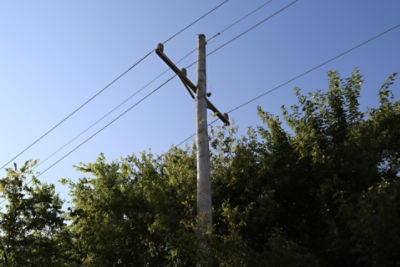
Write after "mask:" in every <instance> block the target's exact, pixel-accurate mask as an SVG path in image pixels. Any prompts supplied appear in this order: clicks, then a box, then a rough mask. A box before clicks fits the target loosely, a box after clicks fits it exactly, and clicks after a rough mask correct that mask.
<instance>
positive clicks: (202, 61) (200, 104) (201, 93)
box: [156, 34, 229, 266]
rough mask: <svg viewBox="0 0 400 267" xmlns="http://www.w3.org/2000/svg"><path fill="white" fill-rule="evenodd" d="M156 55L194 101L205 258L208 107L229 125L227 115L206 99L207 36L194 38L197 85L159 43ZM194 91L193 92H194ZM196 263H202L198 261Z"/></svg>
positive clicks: (208, 196)
mask: <svg viewBox="0 0 400 267" xmlns="http://www.w3.org/2000/svg"><path fill="white" fill-rule="evenodd" d="M156 54H157V55H158V56H159V57H160V58H161V59H162V60H163V61H164V62H165V63H166V64H167V65H168V66H169V67H170V68H171V69H172V70H173V71H174V72H175V73H176V74H177V75H178V77H179V78H180V79H181V81H182V83H183V85H184V86H185V87H186V90H187V91H188V92H189V94H190V95H191V96H192V97H193V98H195V101H196V146H197V218H198V231H199V234H200V239H201V240H202V241H201V244H200V250H201V253H202V254H203V255H202V256H203V257H205V258H206V259H207V257H208V254H209V250H208V248H207V245H206V242H205V238H206V235H207V234H211V233H212V209H211V181H210V148H209V142H208V123H207V108H208V109H210V110H211V111H212V112H214V114H215V115H216V116H217V117H218V118H219V119H220V120H221V121H223V122H224V123H225V124H226V125H229V118H228V114H226V113H225V114H222V113H221V112H220V111H219V110H218V109H217V108H216V107H215V106H214V105H213V104H212V103H211V102H210V101H209V100H208V99H207V83H206V81H207V78H206V77H207V76H206V37H205V36H204V34H199V35H198V40H197V86H195V85H194V84H193V83H192V82H191V81H190V80H189V79H188V78H187V77H186V70H185V69H182V70H179V68H178V67H177V66H176V65H175V64H174V63H173V62H172V61H171V60H170V59H169V58H168V57H167V56H166V55H165V54H164V46H163V45H162V44H158V47H157V49H156ZM193 93H194V95H193ZM198 266H201V265H200V264H199V265H198Z"/></svg>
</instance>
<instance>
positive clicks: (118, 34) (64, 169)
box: [0, 0, 400, 198]
mask: <svg viewBox="0 0 400 267" xmlns="http://www.w3.org/2000/svg"><path fill="white" fill-rule="evenodd" d="M220 2H222V0H220V1H211V0H203V1H195V0H168V1H161V0H160V1H155V0H149V1H127V0H114V1H105V0H85V1H80V0H69V1H50V0H47V1H43V0H36V1H28V0H25V1H22V0H21V1H11V0H8V1H1V2H0V30H1V31H0V99H1V112H0V121H1V125H2V126H1V132H0V147H1V153H0V164H1V165H3V164H4V163H5V162H7V161H8V160H9V159H11V158H12V157H13V156H15V155H16V154H17V153H18V152H20V151H21V150H22V149H24V148H25V147H26V146H28V145H29V144H30V143H32V142H33V141H34V140H35V139H36V138H37V137H39V136H40V135H42V134H43V133H44V132H46V131H47V130H48V129H50V128H51V127H52V126H53V125H54V124H56V123H57V122H59V121H60V120H61V119H63V118H64V117H65V116H66V115H68V114H69V113H70V112H71V111H72V110H74V109H75V108H77V107H78V106H79V105H80V104H82V103H83V102H84V101H86V100H87V99H88V98H90V97H91V96H92V95H93V94H95V93H96V92H97V91H99V90H100V89H101V88H103V87H104V86H105V85H106V84H107V83H109V82H110V81H111V80H113V79H114V78H115V77H117V76H118V75H119V74H120V73H121V72H123V71H124V70H126V69H127V68H128V67H129V66H131V65H132V64H133V63H134V62H135V61H137V60H138V59H139V58H141V57H142V56H143V55H144V54H146V53H147V52H148V51H149V50H151V49H153V48H155V47H156V45H157V43H159V42H162V41H164V40H166V39H167V38H168V37H169V36H171V35H172V34H174V33H175V32H177V31H178V30H179V29H181V28H182V27H184V26H186V25H187V24H189V23H190V22H192V21H193V20H194V19H196V18H198V17H199V16H200V15H202V14H204V13H205V12H207V11H208V10H210V9H211V8H213V7H215V6H216V5H217V4H218V3H220ZM263 2H265V1H262V0H251V1H243V0H229V1H228V2H227V3H226V4H225V5H223V6H222V7H221V8H219V9H218V10H216V11H215V12H214V13H212V14H211V15H209V16H208V17H206V18H205V19H204V20H201V21H200V22H199V23H197V24H195V25H194V26H192V27H190V28H189V29H188V30H187V31H185V32H184V33H182V34H181V35H179V36H178V37H176V38H174V39H173V40H171V41H170V42H168V43H167V44H166V45H165V53H166V54H167V55H168V56H169V57H170V58H171V59H172V60H177V59H179V58H180V57H182V56H183V55H185V54H186V53H187V52H188V51H190V50H191V49H193V48H195V46H196V41H197V34H199V33H204V34H205V35H206V36H207V37H211V36H212V35H214V34H215V33H217V32H219V31H220V30H222V29H223V28H225V27H226V26H228V25H229V24H231V23H232V22H233V21H235V20H236V19H238V18H240V17H241V16H243V15H244V14H246V13H247V12H249V11H251V10H252V9H254V8H256V7H257V6H259V5H261V4H262V3H263ZM290 2H291V1H286V0H285V1H283V0H282V1H281V0H273V1H272V2H271V3H270V4H268V5H267V6H266V7H265V8H263V9H261V10H260V11H258V12H257V13H255V14H254V15H253V16H251V17H249V18H248V19H246V20H243V21H242V22H241V23H240V24H238V25H236V26H235V27H232V28H231V29H229V30H228V31H226V32H224V33H223V34H221V35H220V36H219V37H218V38H216V39H215V41H214V42H210V43H209V44H208V47H207V49H208V51H211V50H213V48H216V47H218V46H219V45H221V44H223V43H224V42H226V41H227V40H229V39H230V38H232V37H234V36H235V35H237V34H239V33H240V32H242V31H243V30H245V29H246V28H248V27H250V26H252V25H254V24H255V23H257V22H258V21H260V20H261V19H263V18H265V17H267V16H268V15H271V14H272V13H274V12H275V11H277V10H279V9H280V8H281V7H283V6H285V5H286V4H288V3H290ZM399 13H400V1H398V0H382V1H376V0H362V1H361V0H358V1H356V0H351V1H349V0H335V1H323V0H322V1H321V0H309V1H306V0H300V1H298V2H297V3H296V4H295V5H293V6H291V7H290V8H288V9H287V10H286V11H284V12H282V13H281V14H279V15H277V16H275V17H273V18H272V19H271V20H269V21H268V22H266V23H265V24H263V25H261V26H260V27H258V28H256V29H255V30H253V31H251V32H249V33H248V34H246V35H244V36H243V37H241V38H239V39H237V40H236V41H234V42H232V43H230V44H229V45H227V46H226V47H224V48H223V49H221V50H219V51H218V52H216V53H215V54H213V55H211V56H209V57H208V58H207V74H208V77H207V79H208V90H209V91H211V92H212V93H213V95H212V97H211V101H212V102H213V103H214V104H215V105H216V106H217V107H218V108H219V109H220V110H221V111H227V110H229V109H231V108H232V107H235V106H237V105H239V104H241V103H242V102H245V101H246V100H248V99H250V98H252V97H254V96H256V95H258V94H260V93H262V92H263V91H265V90H268V89H270V88H273V87H274V86H276V85H279V84H280V83H282V82H284V81H286V80H288V79H290V78H292V77H293V76H296V75H298V74H300V73H302V72H304V71H306V70H307V69H309V68H311V67H313V66H314V65H317V64H319V63H321V62H322V61H324V60H327V59H329V58H330V57H333V56H335V55H336V54H339V53H340V52H342V51H344V50H346V49H348V48H351V47H352V46H354V45H356V44H358V43H360V42H361V41H364V40H366V39H368V38H370V37H372V36H373V35H376V34H378V33H379V32H382V31H384V30H386V29H387V28H389V27H391V26H394V25H396V24H398V23H400V16H399ZM399 45H400V29H397V30H395V31H393V32H391V33H389V34H387V35H385V36H383V37H382V38H379V39H377V40H375V41H373V42H371V43H369V44H367V45H366V46H363V47H361V48H360V49H357V50H356V51H354V52H352V53H350V54H349V55H346V56H344V57H342V58H340V59H338V60H336V61H334V62H332V63H330V64H328V65H327V66H324V67H322V68H321V69H319V70H317V71H315V72H312V73H310V74H308V75H307V76H305V77H303V78H301V79H298V80H296V81H294V82H292V83H290V84H288V85H286V86H284V87H282V88H281V89H280V90H278V91H275V92H273V93H271V94H269V95H267V96H265V97H263V98H261V99H259V100H257V101H255V102H254V103H252V104H250V105H247V106H246V107H244V108H242V109H240V110H238V111H236V112H234V113H232V114H231V118H232V119H233V121H234V125H235V126H238V127H239V131H240V132H241V133H244V132H245V131H246V129H247V127H248V126H254V125H258V124H260V123H261V122H260V120H259V119H258V117H257V111H256V106H257V105H260V106H261V107H262V108H263V109H264V110H266V111H268V112H272V113H274V114H280V106H281V105H291V104H294V103H295V102H296V100H295V97H294V93H293V87H295V86H298V87H300V88H301V89H302V90H303V91H304V92H310V91H314V90H316V89H323V90H326V89H327V84H328V79H327V76H326V72H327V71H328V70H338V71H339V72H340V74H341V75H342V76H343V77H347V76H349V75H350V72H351V71H352V69H353V68H355V67H358V68H359V69H360V72H361V73H362V74H363V75H364V76H365V85H364V89H363V91H362V94H361V95H362V105H363V107H365V106H367V105H369V106H373V105H376V102H377V101H376V96H377V90H378V88H379V86H380V85H381V84H382V83H383V82H384V81H385V79H386V78H387V76H388V75H389V74H390V73H392V72H399V71H400V50H399ZM195 59H196V55H195V54H193V55H192V56H191V57H189V58H188V59H187V60H186V61H184V62H182V64H180V67H183V66H185V65H188V64H189V63H191V62H193V61H194V60H195ZM165 69H166V65H165V64H164V63H163V62H162V61H161V60H160V59H159V58H158V57H157V56H156V55H155V54H153V55H151V56H150V57H149V58H147V59H146V60H145V61H144V62H143V63H142V64H140V65H139V66H138V67H137V68H134V69H133V70H132V71H131V72H129V73H128V74H127V75H126V76H124V77H123V78H122V79H121V80H119V81H118V82H117V83H115V84H114V85H113V86H111V87H110V88H109V89H107V90H106V91H104V93H102V94H101V95H100V96H99V97H97V98H96V99H95V100H93V101H92V102H90V103H89V104H88V105H87V106H85V107H84V108H83V109H82V110H80V111H79V112H78V113H76V114H75V115H74V116H72V117H71V118H70V119H69V120H67V121H66V122H65V123H64V124H62V125H61V126H60V127H59V128H57V129H56V130H55V131H53V132H52V133H51V134H49V135H48V136H47V137H46V138H44V139H43V140H41V141H40V142H39V143H38V144H36V145H35V146H34V147H32V148H31V149H29V150H28V151H27V152H26V153H24V154H23V155H22V156H21V157H19V158H18V159H17V160H16V162H17V163H18V164H19V165H20V164H21V163H22V162H23V161H25V160H27V159H44V158H46V157H47V156H48V155H49V154H51V153H52V152H53V151H55V150H56V149H57V148H58V147H60V146H61V145H63V144H64V143H65V142H67V141H68V140H70V139H71V138H72V137H74V136H75V135H76V134H78V133H79V132H81V131H82V130H84V129H85V128H86V127H87V126H88V125H90V124H91V123H93V122H94V121H96V120H97V119H98V118H99V117H101V116H102V115H103V114H104V113H106V112H108V111H109V110H110V109H112V108H113V107H114V106H116V105H118V104H119V103H120V102H121V101H123V100H124V99H126V98H127V97H128V96H129V95H131V94H132V93H133V92H135V90H138V89H140V88H141V87H142V86H143V85H145V84H146V83H147V82H149V81H150V80H152V79H153V78H154V77H155V76H157V75H158V74H159V73H160V72H162V71H163V70H165ZM170 75H171V73H169V74H167V75H166V76H164V77H163V78H161V79H160V80H159V81H157V82H156V83H154V84H153V85H152V86H150V87H149V88H147V89H146V90H144V91H143V92H142V93H141V94H139V95H138V96H137V97H136V98H134V99H132V100H131V101H130V102H128V103H127V104H126V105H125V106H123V107H122V108H121V109H119V110H118V111H117V112H116V113H113V114H112V115H111V116H109V117H108V118H107V119H105V120H104V121H103V122H101V123H99V124H98V125H97V126H96V127H94V128H93V129H92V130H91V131H89V132H87V133H86V134H85V135H84V136H82V137H81V138H80V139H78V140H76V142H74V143H73V144H71V145H70V146H68V147H67V148H66V149H64V150H63V151H61V152H60V153H59V154H57V155H55V156H54V157H53V158H52V159H50V160H49V161H48V162H46V163H45V164H43V165H42V166H40V168H38V171H40V170H42V169H45V168H46V167H47V166H49V165H50V164H52V163H53V162H54V161H55V160H57V159H58V158H60V157H61V156H62V155H64V154H65V153H67V152H68V151H69V150H71V149H72V148H73V147H74V146H76V145H77V144H79V143H80V142H82V141H83V140H84V139H85V138H87V137H88V136H90V135H91V134H93V133H94V132H96V131H97V130H98V129H99V128H101V127H102V126H103V125H105V124H106V123H107V122H108V121H110V120H111V119H112V118H114V117H115V116H117V115H118V114H119V112H121V111H123V110H124V109H125V108H127V107H128V106H129V105H132V104H133V103H134V102H135V101H137V100H139V99H140V97H142V96H144V95H145V94H146V93H148V92H150V90H152V89H154V88H155V87H156V86H157V85H159V84H160V83H162V82H163V81H164V80H166V79H167V78H168V77H169V76H170ZM188 76H189V78H190V79H191V80H192V81H193V82H195V81H196V73H195V68H191V69H189V71H188ZM394 88H396V89H397V90H398V88H399V83H396V84H395V87H394ZM396 96H397V97H398V96H400V94H398V93H397V91H396ZM194 119H195V105H194V101H193V100H192V99H191V98H190V96H189V95H188V93H187V92H186V91H185V89H184V87H183V86H182V84H181V83H180V81H179V80H178V79H175V80H173V81H171V82H170V83H169V84H168V85H167V86H165V87H163V88H162V89H161V90H160V91H158V92H157V93H155V94H154V95H152V96H151V97H150V98H148V99H146V100H145V101H144V102H143V103H141V104H140V105H139V106H137V107H136V108H135V109H133V110H132V111H130V112H129V113H128V114H127V115H126V116H124V117H122V118H121V119H120V120H118V121H117V122H116V123H114V124H113V125H111V126H110V127H109V128H107V129H106V130H104V131H103V132H101V133H100V134H99V135H97V136H96V137H94V138H93V139H92V140H90V141H89V142H88V143H86V144H85V145H84V146H82V147H81V148H79V149H78V150H77V151H75V152H74V153H73V154H71V155H70V156H69V157H67V158H66V159H65V160H63V161H62V162H60V163H59V164H58V165H57V166H55V167H54V168H52V169H51V170H49V171H48V172H46V173H45V174H44V175H43V176H41V177H40V178H41V179H42V180H44V181H46V182H52V183H56V184H57V190H58V192H60V193H61V196H62V197H63V198H65V197H66V195H65V192H66V190H65V188H63V186H61V185H59V184H58V183H57V181H58V180H59V179H60V178H63V177H67V178H71V179H73V180H74V179H77V178H78V177H81V176H82V174H80V173H79V172H77V171H75V170H74V168H73V167H72V165H76V164H79V162H93V161H94V160H95V159H96V158H97V156H98V155H99V153H100V152H103V153H104V154H105V156H106V157H107V158H108V159H109V160H113V159H118V158H119V157H120V156H126V155H129V154H132V153H138V152H140V151H144V150H148V149H151V151H152V152H154V153H156V154H160V153H163V152H166V151H168V149H169V148H170V147H171V145H173V144H177V143H179V142H180V141H182V140H183V139H185V138H186V137H188V136H190V135H191V134H192V133H193V132H194V129H195V121H194ZM1 175H4V170H2V171H1Z"/></svg>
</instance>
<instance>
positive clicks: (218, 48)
mask: <svg viewBox="0 0 400 267" xmlns="http://www.w3.org/2000/svg"><path fill="white" fill-rule="evenodd" d="M298 1H299V0H295V1H293V2H291V3H289V4H287V5H286V6H284V7H282V8H281V9H279V10H278V11H276V12H275V13H273V14H272V15H269V16H268V17H266V18H264V19H262V20H261V21H259V22H258V23H256V24H254V25H253V26H251V27H249V28H247V29H246V30H245V31H243V32H241V33H240V34H238V35H236V36H235V37H233V38H232V39H230V40H228V41H227V42H225V43H223V44H222V45H220V46H218V47H217V48H215V49H214V50H212V51H211V52H209V53H208V54H207V56H210V55H212V54H214V53H215V52H217V51H218V50H220V49H222V48H224V47H225V46H227V45H228V44H230V43H232V42H233V41H236V40H237V39H239V38H240V37H242V36H243V35H245V34H247V33H248V32H250V31H251V30H254V29H255V28H257V27H258V26H260V25H261V24H263V23H265V22H267V21H268V20H270V19H272V18H273V17H275V16H276V15H278V14H279V13H281V12H283V11H285V10H286V9H288V8H289V7H291V6H292V5H294V4H295V3H296V2H298ZM196 63H197V61H194V62H192V63H191V64H189V65H188V66H187V67H186V68H189V67H191V66H193V65H194V64H196Z"/></svg>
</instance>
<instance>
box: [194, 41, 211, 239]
mask: <svg viewBox="0 0 400 267" xmlns="http://www.w3.org/2000/svg"><path fill="white" fill-rule="evenodd" d="M206 90H207V83H206V39H205V36H204V34H200V35H199V36H198V39H197V95H196V145H197V215H198V219H199V228H200V229H199V230H200V232H201V233H202V234H203V235H204V234H206V232H209V233H211V231H212V214H211V182H210V148H209V143H208V125H207V99H206V93H207V91H206Z"/></svg>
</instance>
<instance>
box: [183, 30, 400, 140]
mask: <svg viewBox="0 0 400 267" xmlns="http://www.w3.org/2000/svg"><path fill="white" fill-rule="evenodd" d="M399 27H400V23H399V24H397V25H394V26H392V27H390V28H388V29H386V30H385V31H383V32H380V33H378V34H376V35H374V36H372V37H371V38H369V39H367V40H365V41H362V42H361V43H358V44H357V45H355V46H353V47H351V48H349V49H347V50H345V51H343V52H341V53H339V54H337V55H336V56H334V57H331V58H329V59H327V60H325V61H323V62H322V63H320V64H317V65H316V66H314V67H312V68H310V69H308V70H306V71H304V72H302V73H300V74H298V75H296V76H294V77H292V78H290V79H289V80H287V81H285V82H283V83H281V84H279V85H277V86H275V87H273V88H271V89H268V90H266V91H264V92H263V93H261V94H259V95H257V96H255V97H253V98H250V99H249V100H247V101H245V102H243V103H242V104H240V105H238V106H236V107H233V108H232V109H230V110H229V111H228V112H227V113H228V114H230V113H232V112H234V111H236V110H238V109H240V108H242V107H244V106H246V105H248V104H250V103H252V102H254V101H256V100H258V99H260V98H261V97H264V96H266V95H268V94H270V93H272V92H274V91H276V90H278V89H280V88H282V87H284V86H285V85H288V84H289V83H291V82H293V81H295V80H297V79H299V78H301V77H303V76H305V75H307V74H309V73H311V72H313V71H315V70H317V69H319V68H321V67H323V66H325V65H327V64H329V63H331V62H332V61H335V60H337V59H338V58H341V57H343V56H345V55H347V54H349V53H351V52H353V51H354V50H356V49H358V48H360V47H362V46H364V45H366V44H368V43H370V42H372V41H374V40H376V39H378V38H380V37H382V36H383V35H385V34H387V33H389V32H391V31H393V30H395V29H397V28H399ZM217 121H218V119H215V120H213V121H212V122H210V123H209V124H208V126H210V125H212V124H214V123H215V122H217ZM194 136H195V134H192V135H191V136H189V137H187V138H185V139H184V140H182V141H181V142H179V143H178V144H177V145H176V146H177V147H179V146H181V145H182V144H184V143H186V142H187V141H188V140H190V139H191V138H192V137H194Z"/></svg>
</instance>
